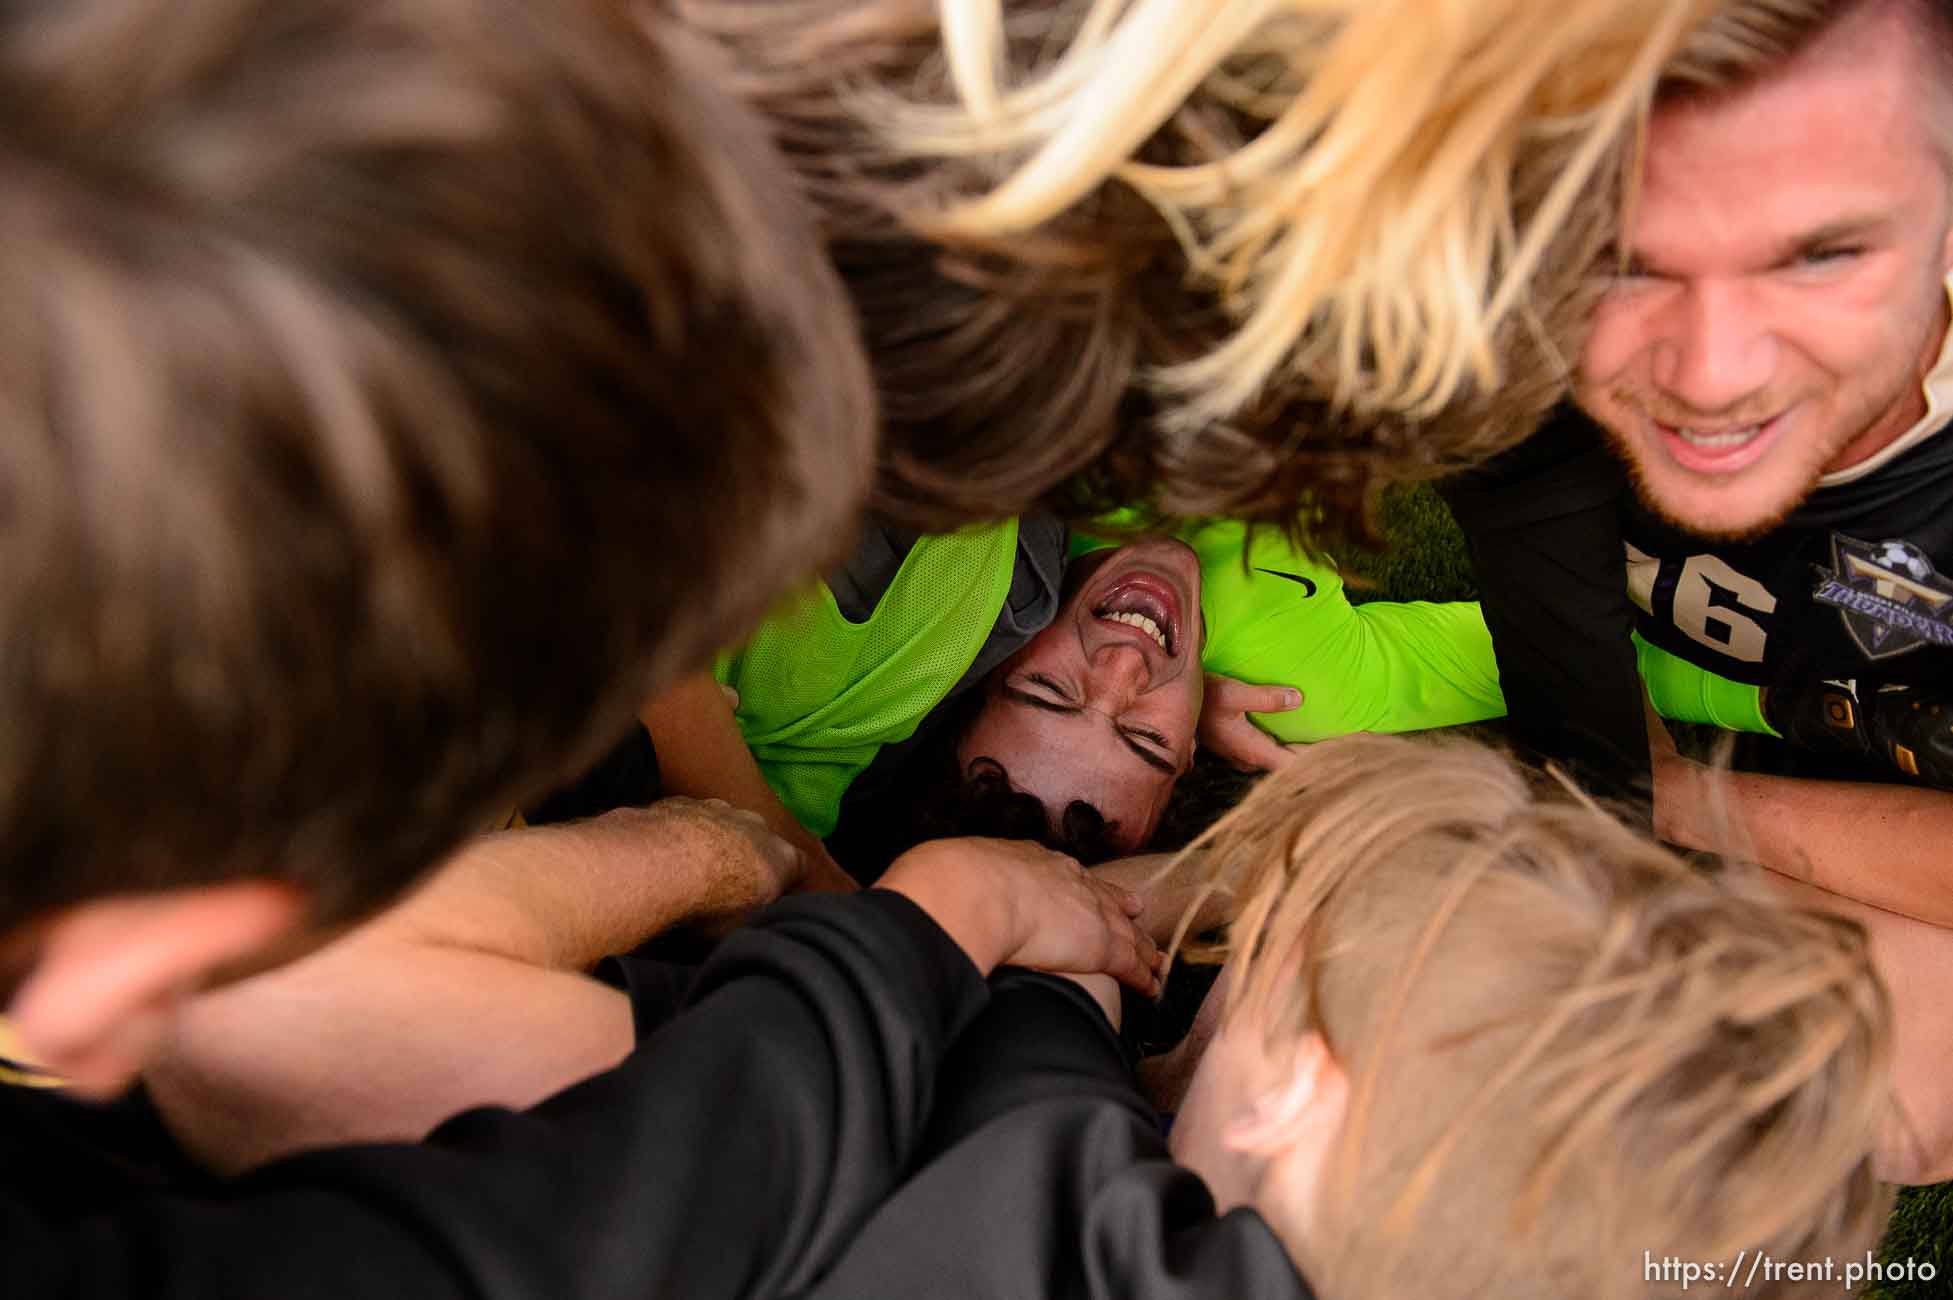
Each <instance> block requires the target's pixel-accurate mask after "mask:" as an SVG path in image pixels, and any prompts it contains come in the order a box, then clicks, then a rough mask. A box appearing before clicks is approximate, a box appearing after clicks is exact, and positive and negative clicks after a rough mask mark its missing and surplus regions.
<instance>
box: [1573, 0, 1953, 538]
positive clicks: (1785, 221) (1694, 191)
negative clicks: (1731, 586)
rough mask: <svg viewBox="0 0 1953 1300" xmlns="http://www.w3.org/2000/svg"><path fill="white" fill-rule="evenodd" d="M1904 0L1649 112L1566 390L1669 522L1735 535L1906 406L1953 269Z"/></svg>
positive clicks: (1858, 453) (1913, 412) (1890, 434)
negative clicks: (1792, 54)
mask: <svg viewBox="0 0 1953 1300" xmlns="http://www.w3.org/2000/svg"><path fill="white" fill-rule="evenodd" d="M1916 22H1917V20H1916V19H1915V18H1913V17H1912V16H1911V15H1910V14H1909V12H1908V11H1907V8H1906V6H1905V5H1904V4H1892V3H1873V4H1869V5H1866V6H1865V7H1864V8H1863V9H1862V10H1860V11H1858V12H1855V13H1852V14H1850V15H1847V16H1846V17H1845V18H1843V19H1841V20H1839V22H1838V23H1837V24H1836V25H1835V27H1833V28H1832V29H1831V30H1829V31H1827V32H1826V33H1825V34H1824V35H1823V36H1821V37H1820V38H1819V39H1818V40H1817V42H1816V43H1815V44H1813V46H1812V47H1811V48H1810V49H1808V50H1806V51H1804V52H1803V53H1801V54H1800V55H1798V56H1797V57H1796V58H1795V59H1794V60H1793V61H1792V62H1791V63H1790V64H1789V65H1788V66H1787V67H1785V68H1784V69H1783V70H1781V71H1779V72H1776V73H1774V74H1772V75H1771V76H1769V77H1767V78H1766V79H1764V80H1763V81H1761V82H1758V83H1757V84H1755V85H1754V86H1750V87H1746V88H1742V89H1738V90H1736V91H1733V92H1731V93H1728V94H1724V95H1720V96H1716V97H1713V98H1709V99H1703V100H1695V99H1684V100H1682V101H1680V102H1676V103H1672V104H1664V105H1663V106H1661V107H1659V108H1657V110H1656V112H1655V114H1654V117H1653V120H1652V122H1651V124H1650V129H1649V134H1648V142H1647V163H1646V166H1645V169H1644V172H1643V176H1642V187H1641V193H1640V197H1639V201H1638V205H1637V207H1636V208H1635V211H1634V214H1633V218H1632V224H1631V227H1630V229H1629V230H1628V232H1627V234H1628V245H1627V250H1626V251H1627V255H1628V268H1627V272H1626V274H1624V275H1621V276H1620V277H1619V278H1618V279H1616V280H1615V281H1614V282H1613V283H1612V285H1611V286H1610V288H1609V290H1608V292H1607V294H1606V296H1605V298H1604V299H1603V300H1602V302H1601V305H1600V307H1599V309H1598V310H1597V312H1596V314H1595V318H1594V328H1593V333H1592V335H1591V336H1590V338H1589V340H1588V343H1587V346H1586V348H1585V351H1584V352H1583V354H1582V356H1581V362H1580V370H1579V377H1578V387H1577V395H1578V398H1579V401H1580V404H1581V405H1582V406H1583V407H1585V408H1586V410H1587V411H1588V412H1589V414H1591V415H1592V416H1593V417H1594V418H1595V419H1596V420H1598V421H1599V422H1600V423H1601V424H1602V425H1603V426H1604V427H1605V428H1606V429H1607V431H1608V433H1609V435H1610V437H1611V439H1612V441H1613V442H1614V444H1615V446H1616V448H1617V450H1618V451H1619V452H1620V454H1621V455H1622V456H1623V457H1624V458H1625V459H1626V460H1627V461H1628V462H1629V463H1630V464H1631V465H1632V467H1633V469H1634V473H1635V478H1636V480H1637V483H1638V485H1639V487H1640V490H1641V494H1642V497H1643V498H1644V500H1646V502H1647V503H1648V505H1649V506H1650V507H1651V508H1653V509H1654V510H1656V511H1657V512H1658V513H1660V514H1662V515H1664V516H1666V517H1667V518H1669V519H1671V520H1672V521H1673V522H1675V523H1677V524H1679V525H1681V526H1683V527H1685V528H1689V529H1692V530H1694V531H1696V532H1699V533H1703V534H1707V535H1711V536H1746V535H1753V534H1756V533H1758V532H1762V531H1766V530H1767V529H1769V528H1770V527H1772V526H1774V525H1775V524H1776V523H1778V522H1780V521H1781V520H1782V519H1783V517H1784V516H1785V515H1786V514H1788V513H1789V512H1790V511H1791V510H1792V509H1794V508H1795V507H1796V505H1797V504H1798V503H1799V502H1801V501H1802V500H1803V499H1804V497H1805V496H1807V495H1808V494H1809V493H1810V491H1811V489H1812V488H1813V487H1814V486H1815V485H1816V483H1817V481H1818V479H1819V477H1820V476H1821V475H1823V474H1825V473H1827V472H1830V471H1833V470H1838V469H1843V468H1846V467H1848V466H1850V465H1853V464H1856V463H1857V462H1859V461H1862V460H1864V459H1866V458H1867V457H1869V456H1870V455H1872V454H1873V453H1875V452H1876V451H1878V450H1879V449H1880V448H1882V447H1884V446H1886V445H1887V444H1889V443H1891V442H1892V441H1893V440H1894V439H1896V438H1898V437H1899V436H1901V435H1902V434H1904V433H1905V432H1906V430H1907V429H1909V428H1910V427H1911V426H1912V425H1913V424H1914V423H1916V422H1917V420H1918V419H1919V418H1920V417H1921V416H1922V415H1923V414H1924V411H1925V401H1924V397H1923V395H1922V393H1921V387H1920V385H1921V381H1922V379H1923V377H1924V375H1925V374H1926V372H1927V371H1928V370H1930V369H1931V367H1932V365H1933V363H1934V361H1935V360H1936V359H1937V357H1938V355H1939V350H1940V345H1941V341H1942V340H1943V338H1944V336H1945V332H1946V323H1947V297H1946V291H1945V288H1944V280H1945V277H1946V274H1947V271H1948V268H1949V266H1953V227H1950V226H1949V196H1948V168H1947V165H1946V160H1945V147H1944V142H1943V141H1942V140H1941V139H1940V138H1939V137H1938V136H1937V135H1936V133H1935V129H1934V115H1935V114H1936V113H1944V112H1945V105H1944V103H1943V102H1942V100H1943V99H1944V97H1945V96H1946V95H1947V94H1948V89H1947V87H1945V86H1943V85H1939V84H1937V83H1938V82H1940V81H1942V80H1943V78H1942V77H1941V76H1940V75H1939V74H1938V71H1937V68H1938V65H1937V63H1936V62H1930V61H1929V60H1928V59H1927V58H1926V57H1925V56H1924V55H1923V54H1922V53H1921V51H1920V46H1921V44H1922V42H1923V41H1924V40H1926V39H1928V38H1927V37H1925V36H1924V35H1922V33H1920V32H1919V31H1918V30H1917V26H1916Z"/></svg>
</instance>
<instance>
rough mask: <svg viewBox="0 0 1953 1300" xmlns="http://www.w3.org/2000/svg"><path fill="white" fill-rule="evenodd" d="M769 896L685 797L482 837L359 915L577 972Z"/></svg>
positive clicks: (745, 846)
mask: <svg viewBox="0 0 1953 1300" xmlns="http://www.w3.org/2000/svg"><path fill="white" fill-rule="evenodd" d="M778 893H779V883H778V881H777V880H773V879H771V878H770V875H769V872H768V870H767V868H766V864H765V863H764V862H763V861H761V860H760V858H759V855H758V853H757V851H756V850H755V849H754V847H753V846H752V845H751V844H750V843H749V842H747V841H746V840H745V839H744V838H743V837H741V836H739V835H737V834H735V833H733V832H731V831H729V830H728V829H727V828H726V827H725V825H724V824H723V823H722V822H721V821H720V820H718V819H716V818H713V817H710V816H707V815H705V814H703V813H702V812H701V810H699V809H698V808H697V806H696V805H689V804H687V803H686V801H683V800H679V801H676V802H671V801H661V802H660V803H657V804H653V805H652V806H651V807H649V808H620V809H617V810H616V811H614V812H610V813H606V814H604V815H603V816H602V817H597V818H593V819H591V820H588V821H581V822H570V823H567V824H564V825H560V826H543V827H531V828H528V829H524V830H515V831H503V832H498V833H495V834H492V835H485V836H482V837H480V838H478V839H476V840H474V841H472V842H471V843H469V844H468V845H467V846H466V847H464V848H463V849H462V850H461V852H460V853H458V854H456V855H455V856H454V857H453V858H452V859H450V860H449V861H448V863H447V864H446V865H445V866H443V867H442V868H441V869H440V870H439V871H438V872H437V873H436V874H435V875H434V876H433V877H432V878H431V879H430V880H429V881H428V882H427V883H426V884H425V885H424V886H422V887H421V888H420V889H419V890H418V891H416V892H415V893H414V894H413V895H411V896H410V897H409V898H408V899H407V900H406V901H405V902H403V903H401V904H400V905H399V906H398V907H396V908H394V909H393V910H392V911H390V912H388V913H385V914H383V915H382V916H381V917H379V918H377V919H376V920H374V921H373V922H371V923H370V924H371V925H372V926H374V927H376V928H378V929H380V930H382V931H385V932H388V933H391V934H392V935H394V936H396V937H399V938H401V939H402V940H403V941H405V942H408V943H419V944H424V945H434V946H443V947H450V948H464V949H473V950H477V951H481V952H487V953H491V954H494V955H498V956H503V957H508V958H511V959H513V960H516V961H519V962H524V963H527V964H530V965H534V966H539V967H544V968H547V969H552V970H583V969H585V968H587V967H589V966H590V965H592V964H593V963H595V962H596V961H598V960H599V959H601V958H603V957H606V956H608V955H610V954H611V953H616V952H628V951H629V950H630V949H632V948H635V947H637V946H638V945H639V944H641V943H643V942H644V941H645V940H646V939H649V938H651V937H652V936H653V935H656V934H659V933H662V932H663V931H665V930H668V929H670V928H672V927H674V926H677V925H681V924H685V923H688V922H696V921H705V920H714V919H721V918H724V917H728V916H732V915H736V914H737V913H740V912H742V911H746V910H749V909H751V908H754V907H758V906H760V905H762V904H764V903H766V902H768V901H770V900H771V899H772V898H774V897H775V896H777V894H778Z"/></svg>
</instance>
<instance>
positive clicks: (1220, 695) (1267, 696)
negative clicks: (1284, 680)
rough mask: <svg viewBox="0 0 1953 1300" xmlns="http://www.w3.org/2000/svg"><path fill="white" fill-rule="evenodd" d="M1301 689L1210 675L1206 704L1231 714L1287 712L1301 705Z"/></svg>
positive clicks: (1215, 674) (1208, 677) (1214, 674)
mask: <svg viewBox="0 0 1953 1300" xmlns="http://www.w3.org/2000/svg"><path fill="white" fill-rule="evenodd" d="M1302 699H1303V696H1302V692H1301V691H1299V690H1297V689H1296V688H1295V687H1293V686H1256V685H1253V684H1252V683H1249V682H1244V681H1239V680H1237V679H1235V678H1233V677H1223V676H1221V675H1220V674H1219V673H1209V674H1208V675H1207V700H1206V707H1208V708H1218V709H1222V710H1225V711H1227V712H1231V713H1287V712H1289V711H1290V710H1291V709H1299V708H1301V707H1302Z"/></svg>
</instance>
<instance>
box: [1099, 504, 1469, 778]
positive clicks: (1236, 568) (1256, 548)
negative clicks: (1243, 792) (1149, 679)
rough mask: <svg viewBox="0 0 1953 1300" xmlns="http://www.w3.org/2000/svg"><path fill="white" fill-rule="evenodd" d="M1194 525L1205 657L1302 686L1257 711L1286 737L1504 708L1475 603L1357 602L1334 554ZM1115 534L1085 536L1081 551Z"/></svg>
mask: <svg viewBox="0 0 1953 1300" xmlns="http://www.w3.org/2000/svg"><path fill="white" fill-rule="evenodd" d="M1247 533H1248V529H1247V525H1245V524H1242V523H1238V522H1235V521H1232V520H1218V521H1214V522H1211V523H1206V524H1196V525H1193V526H1190V527H1188V528H1185V529H1183V530H1181V532H1180V534H1179V536H1180V539H1181V540H1182V541H1184V542H1186V543H1187V544H1188V545H1189V546H1191V547H1193V549H1194V552H1195V554H1197V555H1198V556H1199V557H1200V585H1201V596H1200V605H1201V612H1202V613H1203V614H1204V615H1205V616H1206V619H1207V643H1206V645H1205V647H1203V650H1202V653H1201V666H1202V667H1203V668H1204V669H1206V670H1207V671H1208V672H1210V673H1220V674H1223V675H1225V676H1228V677H1233V678H1237V679H1239V680H1241V681H1245V682H1251V683H1254V684H1256V685H1281V686H1295V687H1298V688H1300V689H1301V691H1302V693H1303V701H1302V707H1301V708H1299V709H1295V710H1292V711H1291V712H1288V713H1269V714H1252V715H1250V716H1251V717H1252V718H1253V720H1254V722H1255V724H1256V725H1257V726H1259V727H1261V729H1262V730H1264V731H1266V732H1268V733H1270V734H1271V735H1273V736H1275V737H1276V738H1277V739H1280V740H1284V741H1316V740H1327V739H1328V738H1330V737H1331V736H1344V735H1348V734H1349V733H1351V732H1354V731H1381V732H1398V731H1421V730H1424V729H1426V728H1430V727H1449V726H1454V725H1456V724H1458V723H1464V722H1479V721H1482V720H1484V719H1486V718H1496V717H1499V716H1501V715H1503V714H1504V713H1505V696H1504V695H1503V694H1502V693H1501V692H1500V690H1499V672H1498V661H1497V659H1496V658H1495V657H1494V655H1493V653H1492V637H1491V634H1490V633H1489V632H1488V631H1486V628H1485V619H1484V616H1483V615H1482V614H1480V612H1479V607H1478V604H1477V602H1475V601H1447V602H1443V603H1434V602H1431V601H1408V602H1389V601H1376V602H1372V603H1370V604H1366V605H1352V604H1350V602H1349V598H1348V597H1347V596H1346V595H1345V594H1344V591H1343V578H1342V575H1341V574H1340V573H1338V572H1337V571H1336V567H1335V565H1334V564H1333V563H1331V562H1330V561H1328V560H1327V559H1312V558H1310V557H1309V556H1307V555H1305V554H1304V553H1303V552H1301V551H1300V550H1298V549H1296V548H1295V547H1294V546H1293V545H1292V544H1291V543H1290V542H1289V541H1288V539H1287V538H1285V537H1283V536H1282V535H1281V533H1280V532H1279V531H1277V530H1275V529H1269V528H1262V529H1257V530H1256V531H1255V538H1254V543H1253V546H1252V548H1250V549H1249V551H1248V554H1247V557H1246V562H1245V563H1244V562H1243V557H1242V551H1243V548H1244V547H1245V546H1247ZM1113 545H1117V543H1116V542H1107V541H1101V540H1098V539H1093V538H1076V537H1075V540H1074V542H1073V545H1072V553H1073V554H1074V555H1079V554H1083V553H1085V552H1087V551H1092V550H1099V549H1102V548H1103V547H1106V546H1113Z"/></svg>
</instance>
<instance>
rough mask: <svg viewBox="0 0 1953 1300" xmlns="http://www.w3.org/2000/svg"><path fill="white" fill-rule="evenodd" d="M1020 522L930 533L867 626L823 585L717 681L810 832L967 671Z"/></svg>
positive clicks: (771, 777) (718, 671)
mask: <svg viewBox="0 0 1953 1300" xmlns="http://www.w3.org/2000/svg"><path fill="white" fill-rule="evenodd" d="M1016 562H1017V521H1016V520H1015V519H1010V520H1006V521H1004V522H1003V523H1000V524H993V525H990V526H987V527H983V528H974V529H965V530H964V531H962V532H958V533H951V534H949V535H948V536H944V537H925V538H922V539H921V540H919V541H918V542H917V543H916V544H915V545H914V546H913V547H911V548H910V549H909V553H908V555H906V556H905V557H903V560H902V566H901V568H900V569H898V570H897V571H896V574H895V578H894V581H892V582H891V583H890V584H889V587H888V590H887V591H886V592H884V593H883V594H882V598H881V600H880V602H879V603H878V604H876V606H875V610H874V613H872V614H870V615H869V617H868V619H867V621H866V622H863V623H850V622H849V621H848V620H847V619H846V618H844V617H842V615H841V611H840V609H839V607H837V606H836V604H835V602H834V593H833V592H831V591H829V590H828V589H827V587H826V585H825V584H816V585H815V587H814V589H813V590H812V591H810V592H807V593H805V594H804V595H802V596H800V597H798V598H796V599H795V600H793V601H792V602H791V603H790V604H788V605H786V606H785V607H783V608H781V609H778V610H776V611H775V612H774V613H773V614H771V615H770V616H768V618H767V619H766V621H765V622H764V623H762V624H760V627H759V630H758V631H756V632H754V633H753V636H752V638H751V639H750V640H749V641H747V642H746V644H745V645H743V646H741V647H740V648H739V649H738V650H736V651H733V652H732V653H730V654H727V655H724V656H721V658H720V660H719V662H718V664H717V665H715V668H714V673H713V675H714V676H716V677H717V678H718V679H719V681H720V682H722V683H724V684H726V685H729V686H731V687H732V688H733V689H734V690H736V691H738V692H739V709H738V712H737V721H738V723H739V731H740V734H741V735H742V736H743V737H744V738H745V740H746V745H747V747H748V748H749V749H751V750H752V751H753V757H754V759H755V760H757V761H758V763H759V769H760V773H761V775H763V776H764V777H765V778H766V783H767V784H768V785H769V786H771V787H772V788H773V792H774V793H775V794H777V795H778V796H779V797H780V802H781V803H783V804H785V805H786V806H787V809H788V811H790V812H791V813H793V815H794V817H795V818H796V819H797V820H798V821H799V822H800V824H801V825H802V826H805V827H806V828H807V829H808V830H809V831H811V832H812V833H813V834H815V835H817V836H823V837H824V836H826V835H828V834H829V833H830V832H832V831H833V829H834V823H835V822H836V821H837V820H838V819H839V818H840V815H841V796H842V795H843V794H844V793H845V792H846V791H847V788H848V785H849V784H850V783H851V782H852V781H853V780H854V779H855V777H857V776H859V775H860V774H861V772H862V770H863V769H865V768H866V767H867V766H868V764H869V763H871V762H873V761H874V758H875V755H876V754H877V753H878V752H880V750H881V747H882V746H883V745H889V744H893V743H895V742H897V741H901V740H907V739H908V738H909V737H910V736H911V735H913V734H914V733H915V729H916V727H917V725H918V724H920V723H921V721H922V719H923V718H924V717H925V716H926V715H927V714H928V712H929V711H930V710H931V709H933V708H935V707H936V706H937V705H938V704H940V703H942V701H943V699H944V698H945V697H946V696H947V695H948V694H949V692H950V689H951V688H952V687H954V686H955V685H956V683H957V682H958V681H960V680H961V679H962V677H963V674H964V673H966V672H968V671H969V667H970V665H971V664H972V663H974V662H975V661H976V656H977V652H978V651H979V650H981V649H982V648H983V644H984V642H985V640H987V639H988V638H989V636H990V630H991V629H992V628H993V627H995V626H996V623H997V615H998V612H999V611H1000V610H1002V609H1003V607H1004V601H1005V600H1006V599H1007V598H1008V596H1009V594H1010V582H1011V574H1012V571H1013V569H1014V568H1015V566H1016Z"/></svg>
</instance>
